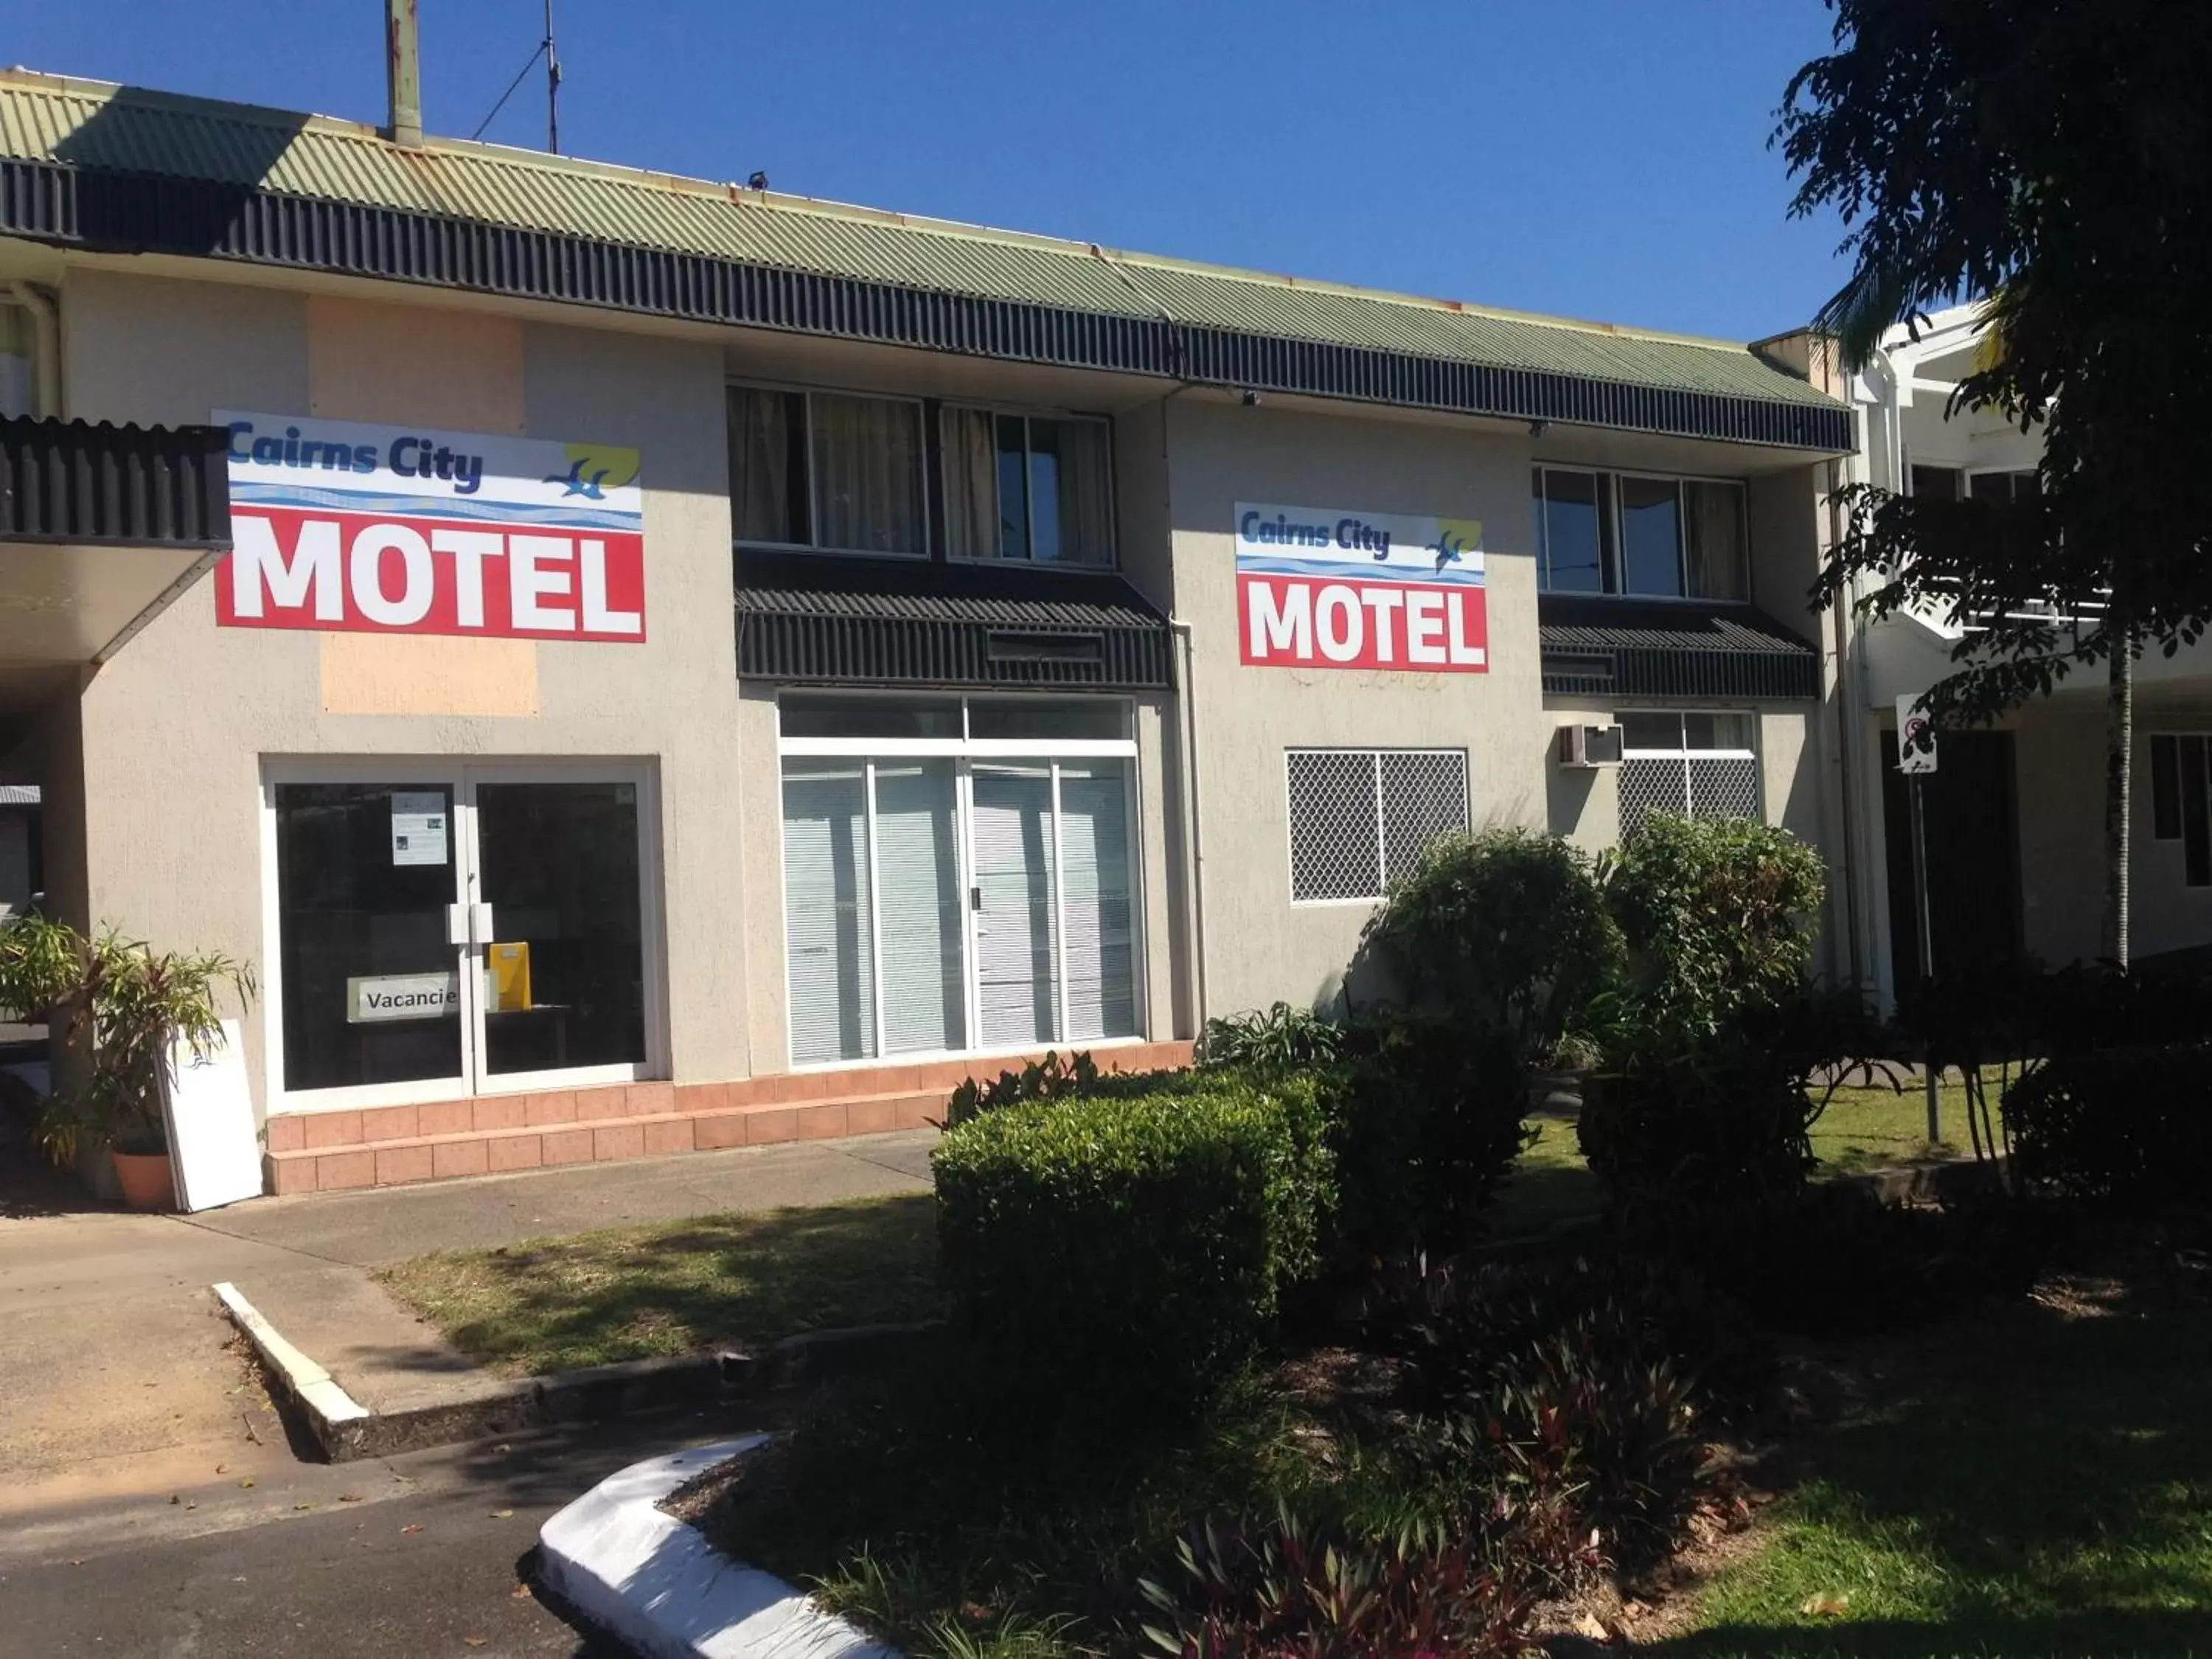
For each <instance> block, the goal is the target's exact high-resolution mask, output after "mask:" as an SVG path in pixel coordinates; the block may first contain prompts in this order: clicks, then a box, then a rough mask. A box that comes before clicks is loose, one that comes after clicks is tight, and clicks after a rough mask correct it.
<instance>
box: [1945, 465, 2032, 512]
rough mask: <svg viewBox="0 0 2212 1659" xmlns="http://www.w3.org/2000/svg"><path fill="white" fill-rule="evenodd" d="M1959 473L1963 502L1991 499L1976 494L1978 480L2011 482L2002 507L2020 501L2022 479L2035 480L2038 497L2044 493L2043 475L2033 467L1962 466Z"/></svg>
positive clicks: (1960, 496) (1960, 495) (1960, 494)
mask: <svg viewBox="0 0 2212 1659" xmlns="http://www.w3.org/2000/svg"><path fill="white" fill-rule="evenodd" d="M1958 472H1959V492H1960V493H1959V499H1960V501H1986V500H1989V499H1991V498H1990V497H1988V496H1982V495H1975V494H1974V480H1975V479H1977V478H2006V479H2009V480H2011V482H2010V483H2009V484H2008V486H2007V488H2006V489H2005V494H2004V498H2003V502H2002V505H2004V506H2007V507H2009V506H2011V505H2012V504H2013V503H2014V502H2015V501H2018V500H2019V499H2020V480H2021V479H2022V478H2033V479H2034V480H2035V485H2036V489H2035V493H2036V494H2037V495H2041V494H2042V493H2043V474H2042V472H2041V471H2040V470H2039V469H2038V468H2036V467H2033V466H1962V467H1960V468H1959V469H1958Z"/></svg>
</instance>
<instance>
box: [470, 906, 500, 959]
mask: <svg viewBox="0 0 2212 1659" xmlns="http://www.w3.org/2000/svg"><path fill="white" fill-rule="evenodd" d="M469 932H470V933H471V936H472V937H471V943H473V944H474V945H476V946H477V948H478V949H479V950H481V949H483V948H485V947H487V946H489V945H490V944H491V942H492V939H494V937H495V934H494V933H493V931H492V919H491V906H489V904H471V906H469Z"/></svg>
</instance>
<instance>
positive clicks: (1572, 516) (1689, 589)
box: [1534, 466, 1751, 602]
mask: <svg viewBox="0 0 2212 1659" xmlns="http://www.w3.org/2000/svg"><path fill="white" fill-rule="evenodd" d="M1534 495H1535V506H1536V528H1537V538H1538V544H1539V545H1538V550H1539V553H1540V555H1541V562H1540V565H1539V581H1540V583H1541V586H1542V587H1543V588H1544V589H1545V591H1547V592H1554V593H1619V594H1625V595H1628V596H1631V597H1637V598H1645V599H1709V600H1715V601H1722V602H1741V601H1742V600H1745V599H1748V598H1749V597H1750V595H1751V579H1750V544H1749V538H1748V537H1747V520H1748V516H1749V515H1748V514H1747V512H1746V510H1745V504H1744V489H1743V486H1742V485H1741V484H1740V483H1733V482H1730V481H1729V480H1727V479H1713V478H1662V477H1648V476H1644V475H1640V474H1615V473H1611V472H1593V471H1581V470H1579V469H1570V468H1565V467H1553V466H1540V467H1538V468H1536V469H1535V473H1534Z"/></svg>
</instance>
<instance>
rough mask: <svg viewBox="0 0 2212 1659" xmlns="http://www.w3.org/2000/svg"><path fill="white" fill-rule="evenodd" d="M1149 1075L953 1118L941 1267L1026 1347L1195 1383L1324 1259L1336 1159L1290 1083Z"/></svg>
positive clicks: (1237, 1357) (1229, 1357) (985, 1332)
mask: <svg viewBox="0 0 2212 1659" xmlns="http://www.w3.org/2000/svg"><path fill="white" fill-rule="evenodd" d="M1102 1081H1103V1080H1102ZM1147 1081H1148V1082H1149V1083H1150V1084H1151V1085H1152V1087H1151V1088H1150V1089H1149V1091H1146V1092H1142V1093H1139V1092H1134V1090H1135V1088H1136V1087H1137V1086H1138V1085H1134V1084H1133V1083H1124V1082H1121V1080H1119V1079H1116V1083H1117V1084H1119V1085H1120V1086H1118V1087H1109V1088H1106V1089H1104V1090H1103V1091H1102V1092H1101V1093H1100V1094H1099V1095H1097V1096H1093V1097H1084V1098H1078V1099H1073V1100H1062V1101H1058V1102H1050V1103H1034V1104H1028V1105H1020V1106H1012V1107H1007V1108H1005V1109H1001V1110H999V1111H994V1112H990V1113H987V1114H985V1115H982V1116H981V1117H978V1118H975V1120H973V1121H970V1122H968V1123H965V1124H963V1125H962V1126H961V1127H958V1128H957V1129H954V1130H953V1131H951V1133H948V1134H947V1135H946V1136H945V1139H943V1140H942V1141H941V1142H940V1143H939V1146H938V1147H937V1150H936V1152H934V1153H933V1154H932V1157H931V1164H932V1165H933V1169H934V1170H935V1173H936V1177H937V1220H938V1241H939V1269H940V1273H941V1276H942V1278H943V1280H944V1285H945V1291H946V1294H947V1297H948V1298H949V1300H950V1303H951V1310H952V1314H953V1317H954V1319H955V1321H956V1322H957V1323H959V1324H960V1325H961V1326H963V1328H965V1329H967V1330H968V1331H969V1333H970V1334H973V1335H975V1336H976V1337H977V1338H979V1339H981V1340H984V1341H987V1342H988V1343H991V1344H993V1345H994V1346H999V1347H1000V1348H1001V1349H1003V1350H1004V1351H1005V1352H1008V1353H1009V1354H1010V1355H1015V1356H1018V1357H1019V1358H1021V1359H1022V1360H1023V1361H1024V1363H1026V1364H1033V1365H1037V1366H1041V1367H1042V1368H1044V1369H1046V1370H1055V1371H1060V1372H1063V1373H1065V1372H1085V1371H1090V1370H1095V1369H1097V1368H1099V1367H1113V1368H1115V1369H1117V1370H1125V1371H1129V1372H1132V1373H1137V1374H1142V1375H1146V1376H1149V1377H1150V1378H1151V1379H1152V1381H1154V1382H1156V1383H1158V1384H1160V1385H1161V1386H1162V1387H1163V1388H1164V1389H1165V1390H1166V1391H1169V1392H1182V1391H1186V1390H1188V1389H1198V1388H1202V1387H1203V1386H1204V1385H1205V1384H1206V1383H1208V1382H1210V1381H1212V1380H1213V1379H1215V1378H1217V1377H1218V1376H1221V1375H1223V1374H1224V1373H1225V1371H1226V1370H1229V1369H1231V1368H1232V1367H1233V1366H1235V1365H1236V1364H1237V1363H1238V1362H1239V1361H1241V1360H1242V1359H1243V1358H1245V1356H1246V1355H1248V1354H1249V1352H1251V1351H1252V1349H1253V1347H1254V1346H1255V1345H1256V1344H1257V1343H1258V1342H1259V1341H1260V1340H1261V1338H1262V1337H1263V1336H1264V1334H1266V1332H1267V1328H1268V1327H1269V1325H1270V1323H1271V1322H1273V1318H1274V1316H1275V1314H1276V1311H1277V1310H1278V1308H1279V1305H1280V1304H1281V1300H1282V1297H1283V1293H1284V1291H1285V1289H1286V1288H1287V1287H1289V1286H1290V1285H1293V1284H1295V1283H1296V1282H1297V1281H1298V1280H1300V1279H1304V1278H1306V1277H1308V1276H1309V1275H1310V1274H1311V1273H1312V1272H1313V1271H1314V1268H1315V1267H1316V1261H1317V1259H1318V1251H1319V1248H1320V1241H1321V1239H1322V1234H1323V1230H1324V1227H1325V1225H1326V1224H1327V1219H1328V1212H1330V1210H1331V1209H1332V1207H1333V1206H1334V1183H1333V1181H1332V1178H1331V1163H1332V1160H1331V1157H1330V1154H1329V1152H1328V1146H1327V1145H1326V1143H1325V1139H1324V1136H1323V1133H1322V1119H1321V1115H1320V1112H1319V1110H1318V1109H1317V1107H1316V1104H1315V1103H1314V1098H1313V1095H1312V1092H1311V1091H1310V1089H1309V1088H1306V1087H1304V1086H1302V1085H1298V1084H1297V1083H1295V1082H1289V1081H1285V1082H1280V1083H1273V1084H1270V1085H1267V1086H1266V1087H1265V1088H1262V1087H1260V1086H1258V1085H1254V1084H1252V1083H1249V1082H1248V1081H1244V1080H1242V1079H1235V1078H1226V1079H1225V1078H1220V1077H1212V1078H1197V1079H1188V1080H1178V1082H1176V1084H1172V1085H1167V1086H1164V1087H1163V1086H1161V1085H1162V1084H1163V1082H1164V1080H1163V1079H1148V1080H1147ZM1124 1091H1128V1092H1124Z"/></svg>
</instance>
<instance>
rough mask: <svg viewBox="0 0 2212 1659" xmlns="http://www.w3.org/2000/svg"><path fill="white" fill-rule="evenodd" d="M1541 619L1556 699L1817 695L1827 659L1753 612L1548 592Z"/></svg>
mask: <svg viewBox="0 0 2212 1659" xmlns="http://www.w3.org/2000/svg"><path fill="white" fill-rule="evenodd" d="M1536 620H1537V632H1538V635H1539V636H1540V639H1541V650H1542V654H1543V675H1544V690H1545V691H1546V693H1547V695H1550V696H1594V697H1609V696H1646V697H1790V698H1815V697H1818V696H1820V653H1818V652H1817V651H1815V650H1814V648H1813V647H1812V646H1810V645H1808V644H1807V643H1806V642H1805V641H1803V640H1802V639H1800V638H1799V637H1798V636H1797V635H1795V634H1793V633H1791V632H1790V630H1789V629H1786V628H1784V626H1783V625H1782V624H1781V623H1778V622H1777V621H1775V620H1774V618H1773V617H1770V616H1768V615H1766V614H1765V612H1764V611H1759V610H1756V609H1754V608H1753V607H1752V606H1750V605H1700V604H1693V603H1686V602H1683V601H1679V600H1663V601H1656V602H1655V601H1650V600H1637V599H1612V598H1608V597H1606V596H1604V595H1601V594H1583V593H1545V594H1542V595H1540V596H1539V597H1538V599H1537V601H1536Z"/></svg>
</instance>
